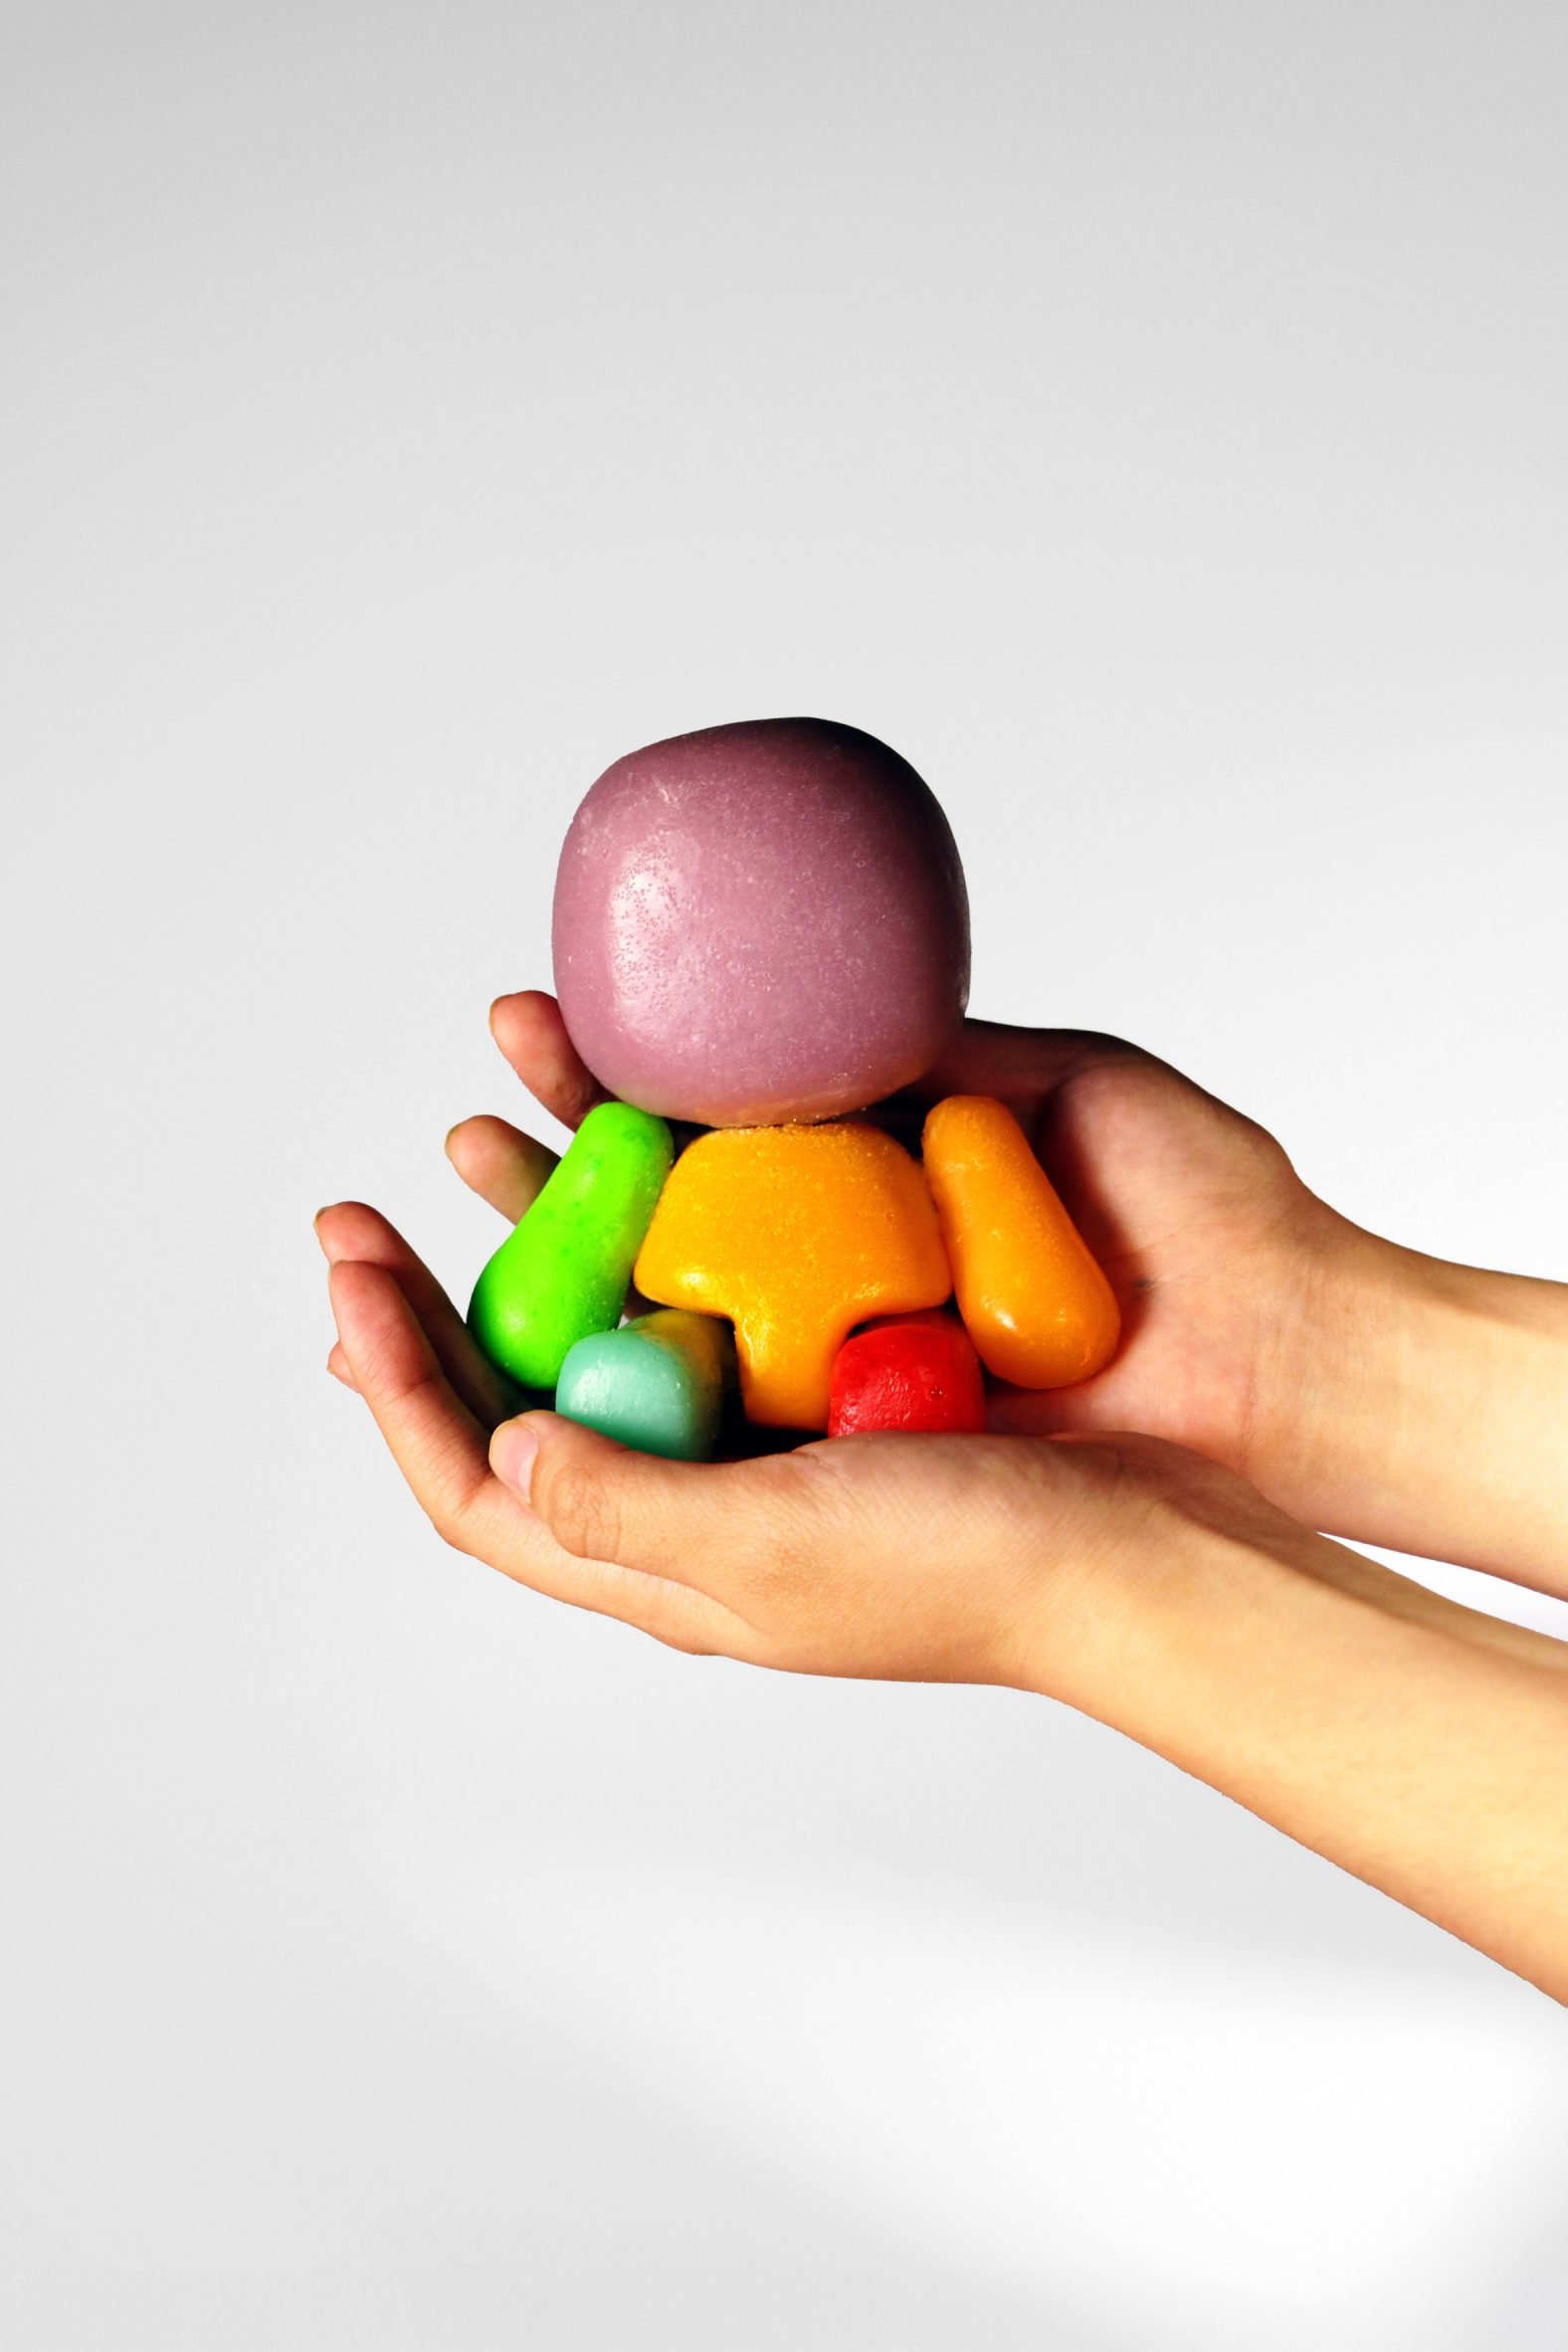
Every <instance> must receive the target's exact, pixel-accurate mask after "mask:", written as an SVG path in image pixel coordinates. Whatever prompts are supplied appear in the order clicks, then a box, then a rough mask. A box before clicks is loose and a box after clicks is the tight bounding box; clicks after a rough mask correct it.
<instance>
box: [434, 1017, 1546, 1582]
mask: <svg viewBox="0 0 1568 2352" xmlns="http://www.w3.org/2000/svg"><path fill="white" fill-rule="evenodd" d="M490 1021H491V1028H492V1030H493V1032H494V1036H495V1039H496V1042H497V1044H498V1045H499V1047H500V1049H501V1051H502V1053H503V1054H504V1055H505V1057H506V1059H507V1061H508V1062H509V1063H510V1065H511V1067H512V1069H513V1070H514V1071H515V1073H516V1075H517V1076H518V1078H521V1080H522V1082H523V1084H524V1085H525V1086H526V1087H527V1088H528V1090H529V1092H530V1093H531V1094H532V1095H533V1096H534V1098H535V1099H536V1100H537V1101H538V1102H539V1103H540V1104H542V1106H543V1107H544V1108H545V1109H546V1110H547V1111H549V1112H550V1113H551V1114H552V1116H554V1117H556V1118H558V1119H560V1120H561V1121H562V1122H563V1123H564V1124H565V1125H567V1126H575V1125H576V1124H577V1123H578V1121H579V1120H580V1119H581V1117H582V1116H583V1114H584V1112H585V1111H586V1110H588V1109H589V1108H590V1107H591V1105H592V1104H593V1103H594V1102H596V1101H598V1100H600V1099H602V1095H603V1089H602V1088H601V1087H600V1086H599V1085H598V1083H597V1081H596V1080H595V1079H594V1078H593V1077H592V1076H591V1074H590V1073H589V1072H588V1071H587V1070H586V1069H585V1068H584V1066H583V1064H582V1062H581V1060H580V1059H579V1057H578V1056H577V1054H576V1053H575V1052H574V1050H573V1048H572V1045H571V1042H570V1040H569V1039H568V1037H567V1035H566V1031H565V1027H564V1025H563V1023H562V1021H561V1017H560V1012H559V1009H558V1007H557V1006H556V1003H555V1000H554V998H553V997H551V996H548V995H546V994H545V993H544V992H543V991H541V990H524V991H522V992H520V993H518V994H515V995H511V996H503V997H501V998H500V999H499V1000H498V1001H497V1002H496V1004H495V1005H494V1007H493V1008H492V1010H491V1016H490ZM951 1093H983V1094H994V1095H997V1096H999V1097H1000V1098H1001V1099H1002V1100H1003V1101H1005V1102H1006V1103H1008V1105H1009V1106H1010V1107H1011V1108H1012V1109H1013V1110H1014V1111H1015V1112H1016V1114H1017V1115H1018V1117H1019V1119H1020V1120H1021V1121H1022V1123H1023V1125H1024V1127H1025V1128H1026V1130H1027V1132H1028V1133H1029V1135H1030V1138H1031V1140H1032V1141H1033V1143H1034V1145H1035V1148H1036V1150H1037V1152H1038V1153H1039V1155H1040V1157H1041V1160H1042V1162H1043V1163H1044V1165H1045V1166H1046V1168H1047V1170H1048V1171H1049V1173H1050V1175H1051V1177H1052V1179H1053V1181H1054V1182H1055V1184H1056V1185H1057V1188H1058V1190H1059V1191H1060V1192H1061V1194H1062V1196H1063V1198H1064V1200H1065V1201H1066V1203H1067V1205H1068V1208H1069V1210H1070V1211H1071V1213H1072V1214H1073V1216H1074V1218H1075V1220H1076V1221H1077V1223H1078V1228H1079V1230H1080V1231H1081V1233H1082V1235H1083V1237H1084V1240H1085V1241H1086V1242H1087V1243H1088V1246H1089V1248H1090V1249H1091V1250H1092V1251H1093V1252H1094V1255H1095V1256H1096V1257H1097V1258H1098V1259H1099V1261H1100V1263H1101V1265H1102V1266H1103V1267H1104V1269H1105V1271H1106V1274H1107V1275H1108V1276H1109V1278H1110V1281H1111V1283H1112V1285H1113V1287H1114V1288H1115V1290H1116V1293H1117V1296H1118V1299H1119V1301H1120V1304H1121V1310H1122V1317H1123V1333H1122V1342H1121V1346H1120V1348H1119V1350H1118V1352H1117V1354H1116V1356H1115V1358H1114V1360H1113V1361H1112V1362H1111V1363H1110V1365H1109V1366H1107V1368H1106V1369H1105V1371H1103V1372H1102V1373H1100V1374H1099V1375H1098V1376H1097V1377H1096V1378H1095V1379H1093V1380H1090V1381H1085V1382H1083V1383H1082V1384H1081V1385H1079V1386H1078V1387H1076V1388H1068V1389H1054V1390H1047V1391H1042V1392H1039V1393H1035V1394H1030V1393H1027V1392H1023V1391H1017V1390H1012V1391H1009V1390H998V1391H996V1392H994V1394H993V1397H992V1406H991V1412H992V1424H993V1427H994V1428H996V1429H997V1430H999V1431H1006V1432H1009V1433H1014V1434H1017V1433H1022V1432H1031V1433H1046V1432H1058V1431H1065V1430H1077V1431H1094V1430H1121V1429H1137V1430H1140V1431H1143V1432H1145V1433H1146V1434H1149V1435H1153V1436H1161V1437H1165V1438H1168V1439H1170V1440H1172V1441H1173V1442H1174V1443H1176V1444H1179V1445H1183V1446H1186V1447H1190V1448H1194V1449H1196V1450H1198V1451H1200V1452H1202V1453H1204V1454H1206V1455H1208V1456H1210V1457H1211V1458H1212V1459H1213V1460H1215V1461H1217V1462H1221V1463H1224V1464H1226V1465H1227V1466H1228V1467H1230V1468H1231V1469H1234V1470H1238V1471H1240V1472H1241V1473H1242V1474H1243V1475H1245V1476H1246V1477H1248V1478H1249V1479H1250V1480H1252V1481H1253V1482H1255V1483H1256V1484H1257V1485H1258V1486H1259V1487H1260V1488H1261V1489H1262V1490H1263V1491H1264V1492H1265V1493H1266V1494H1267V1495H1269V1496H1270V1497H1271V1498H1272V1499H1273V1500H1274V1502H1276V1503H1278V1504H1279V1505H1280V1506H1281V1507H1282V1508H1283V1509H1285V1510H1286V1511H1288V1512H1289V1513H1290V1514H1291V1516H1293V1517H1296V1518H1299V1519H1303V1520H1306V1521H1307V1522H1309V1523H1310V1524H1312V1525H1314V1526H1319V1527H1325V1528H1329V1529H1332V1530H1333V1531H1335V1532H1336V1533H1340V1534H1347V1535H1354V1536H1357V1537H1360V1538H1361V1539H1363V1540H1366V1541H1371V1542H1375V1543H1386V1544H1390V1545H1394V1546H1396V1547H1398V1548H1401V1549H1404V1550H1409V1551H1420V1552H1429V1553H1432V1554H1436V1555H1438V1556H1441V1557H1443V1558H1446V1559H1455V1560H1460V1561H1464V1562H1467V1563H1469V1564H1470V1565H1472V1566H1478V1567H1486V1568H1492V1569H1494V1570H1497V1571H1498V1572H1500V1573H1503V1574H1508V1575H1513V1576H1516V1577H1518V1578H1520V1579H1522V1580H1524V1581H1527V1582H1538V1583H1541V1584H1544V1585H1545V1586H1546V1587H1547V1588H1548V1589H1559V1590H1560V1589H1565V1586H1568V1460H1565V1458H1564V1447H1565V1445H1568V1439H1565V1437H1564V1435H1563V1433H1564V1432H1565V1431H1568V1292H1564V1291H1563V1290H1562V1289H1561V1288H1560V1287H1559V1286H1558V1285H1556V1284H1552V1283H1542V1282H1531V1281H1527V1280H1522V1279H1520V1278H1518V1277H1514V1276H1509V1275H1501V1274H1479V1273H1476V1272H1475V1271H1474V1270H1472V1269H1469V1268H1461V1267H1449V1266H1444V1265H1442V1264H1440V1263H1439V1262H1437V1261H1435V1260H1432V1259H1427V1258H1423V1257H1421V1256H1419V1255H1418V1254H1417V1253H1415V1252H1413V1251H1407V1250H1402V1249H1399V1248H1397V1247H1396V1246H1395V1245H1394V1244H1392V1243H1389V1242H1384V1241H1381V1240H1378V1239H1377V1238H1376V1237H1375V1236H1373V1235H1371V1234H1368V1233H1364V1232H1362V1231H1361V1230H1360V1229H1359V1228H1358V1227H1356V1226H1354V1225H1352V1224H1351V1223H1350V1222H1349V1220H1348V1219H1346V1218H1344V1217H1342V1216H1340V1215H1338V1214H1337V1212H1336V1211H1334V1210H1333V1209H1331V1208H1329V1207H1328V1206H1327V1205H1326V1204H1325V1203H1324V1202H1322V1201H1320V1200H1319V1199H1318V1198H1317V1197H1316V1195H1315V1194H1313V1193H1312V1192H1311V1191H1309V1190H1308V1188H1307V1187H1306V1186H1305V1185H1304V1184H1303V1183H1302V1182H1301V1180H1300V1178H1299V1177H1298V1176H1297V1175H1296V1173H1295V1170H1294V1169H1293V1168H1292V1166H1291V1164H1290V1162H1289V1160H1288V1158H1287V1157H1286V1155H1285V1153H1284V1151H1283V1150H1282V1149H1281V1148H1280V1146H1279V1145H1278V1144H1277V1143H1276V1142H1275V1141H1274V1138H1273V1137H1272V1136H1271V1135H1269V1134H1267V1133H1266V1132H1265V1131H1264V1130H1263V1128H1261V1127H1259V1126H1258V1125H1256V1124H1255V1123H1254V1122H1253V1121H1252V1120H1251V1119H1248V1118H1246V1117H1244V1116H1243V1115H1242V1114H1241V1113H1240V1112H1238V1111H1235V1110H1232V1109H1231V1108H1229V1107H1228V1105H1226V1104H1225V1103H1223V1102H1220V1101H1218V1100H1217V1099H1216V1098H1215V1097H1214V1096H1213V1095H1211V1094H1208V1093H1205V1092H1204V1090H1203V1089H1202V1088H1201V1087H1200V1086H1198V1085H1196V1084H1194V1083H1193V1081H1192V1080H1191V1079H1190V1078H1183V1077H1182V1076H1181V1075H1180V1073H1178V1072H1177V1071H1174V1070H1172V1069H1171V1068H1170V1067H1169V1066H1168V1065H1167V1064H1165V1063H1163V1062H1160V1061H1157V1060H1156V1059H1155V1058H1154V1057H1153V1056H1151V1055H1149V1054H1146V1053H1144V1052H1142V1051H1141V1050H1140V1049H1138V1048H1137V1047H1135V1046H1131V1045H1128V1044H1126V1043H1124V1042H1123V1041H1121V1040H1120V1039H1116V1038H1109V1037H1102V1036H1098V1035H1094V1034H1090V1033H1084V1032H1078V1031H1062V1030H1056V1031H1041V1030H1029V1029H1015V1028H1009V1027H1005V1026H1003V1025H1001V1024H998V1023H994V1022H983V1021H969V1022H966V1023H965V1024H964V1026H963V1029H962V1031H961V1032H960V1034H959V1037H958V1040H957V1042H956V1043H955V1046H954V1048H953V1050H952V1052H951V1053H950V1054H949V1055H948V1056H947V1057H945V1058H944V1060H943V1062H942V1063H941V1065H940V1066H939V1067H938V1068H937V1069H935V1070H933V1071H932V1072H931V1073H930V1074H929V1075H928V1077H927V1078H926V1079H925V1080H924V1081H923V1082H922V1084H921V1086H920V1087H919V1088H917V1089H914V1090H912V1091H911V1093H910V1094H908V1095H906V1096H903V1097H899V1098H896V1099H895V1100H894V1101H893V1102H891V1103H888V1104H883V1105H881V1106H879V1108H878V1110H877V1111H876V1113H874V1114H873V1115H877V1116H880V1117H882V1118H884V1119H886V1121H887V1122H888V1123H889V1124H890V1125H892V1126H893V1127H894V1128H895V1129H896V1130H897V1131H899V1132H901V1133H903V1134H904V1135H905V1137H906V1139H908V1140H910V1141H915V1140H917V1136H918V1121H919V1116H920V1113H921V1111H922V1110H923V1108H924V1107H925V1106H926V1105H927V1104H928V1103H929V1102H932V1101H935V1100H938V1099H940V1097H941V1096H942V1095H944V1094H951ZM447 1148H448V1153H449V1155H450V1157H451V1159H452V1161H453V1163H454V1165H455V1166H456V1167H457V1169H458V1172H459V1173H460V1175H462V1176H463V1177H464V1178H465V1180H466V1181H467V1182H468V1183H469V1184H471V1185H472V1186H473V1187H474V1189H475V1190H476V1191H478V1192H480V1193H481V1194H483V1195H484V1196H485V1197H486V1198H487V1199H488V1200H490V1201H491V1202H492V1203H493V1205H494V1206H495V1207H496V1208H497V1209H499V1210H500V1211H501V1212H502V1214H503V1215H506V1216H508V1217H513V1218H515V1217H516V1216H519V1215H520V1214H521V1212H522V1209H523V1208H524V1207H526V1205H527V1202H528V1201H529V1200H531V1199H532V1197H533V1195H534V1193H535V1192H536V1190H537V1188H538V1185H539V1183H541V1182H542V1181H543V1177H544V1175H545V1174H546V1173H547V1172H548V1168H549V1166H550V1165H551V1164H552V1163H551V1159H550V1155H549V1154H547V1153H546V1152H544V1150H543V1147H542V1146H541V1145H539V1144H537V1143H535V1142H533V1141H532V1140H531V1139H530V1138H529V1137H527V1136H525V1135H523V1134H522V1133H521V1132H520V1131H519V1130H518V1129H516V1128H515V1127H512V1126H510V1125H509V1124H508V1123H507V1122H506V1121H504V1120H501V1119H496V1118H476V1119H468V1120H465V1121H464V1122H463V1123H462V1124H461V1125H460V1126H458V1127H456V1128H455V1129H454V1130H453V1132H452V1134H451V1135H450V1136H449V1138H448V1144H447ZM1482 1462H1483V1463H1484V1464H1485V1466H1486V1471H1487V1474H1486V1476H1485V1478H1484V1479H1482V1478H1481V1477H1479V1476H1478V1475H1477V1466H1478V1465H1479V1464H1480V1463H1482ZM1554 1464H1555V1466H1556V1470H1557V1474H1556V1476H1555V1480H1554V1476H1553V1466H1554Z"/></svg>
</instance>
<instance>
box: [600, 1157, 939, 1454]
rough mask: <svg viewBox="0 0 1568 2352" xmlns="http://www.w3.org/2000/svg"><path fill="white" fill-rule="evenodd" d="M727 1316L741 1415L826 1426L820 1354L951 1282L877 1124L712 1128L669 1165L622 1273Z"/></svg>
mask: <svg viewBox="0 0 1568 2352" xmlns="http://www.w3.org/2000/svg"><path fill="white" fill-rule="evenodd" d="M633 1278H634V1280H635V1281H636V1283H637V1287H638V1288H639V1290H641V1291H642V1292H643V1294H644V1296H645V1297H648V1298H657V1299H659V1300H661V1301H662V1303H663V1304H665V1305H666V1306H687V1307H695V1308H696V1309H697V1310H698V1311H699V1312H700V1313H703V1314H720V1315H729V1316H730V1317H731V1318H732V1320H733V1322H734V1326H735V1346H736V1350H737V1353H738V1355H739V1358H740V1394H741V1401H742V1403H743V1404H744V1406H745V1409H746V1414H747V1417H748V1419H750V1420H752V1421H755V1422H762V1423H765V1424H767V1425H768V1426H769V1427H770V1428H774V1429H826V1428H827V1426H828V1382H829V1376H830V1374H831V1373H832V1370H833V1359H834V1357H835V1355H836V1354H837V1353H838V1350H839V1348H840V1346H841V1345H842V1344H843V1342H844V1340H845V1339H846V1338H847V1337H848V1336H849V1333H850V1331H851V1330H852V1329H853V1328H854V1326H855V1325H856V1324H857V1323H864V1322H865V1321H867V1320H868V1318H869V1317H870V1316H872V1315H890V1314H902V1313H905V1312H909V1311H912V1310H913V1309H914V1308H916V1307H924V1306H940V1305H941V1303H942V1301H943V1299H944V1298H946V1297H947V1295H948V1293H949V1292H950V1290H951V1289H952V1277H951V1275H950V1274H949V1273H948V1270H947V1258H946V1254H945V1252H944V1251H943V1249H942V1240H941V1235H940V1233H939V1232H938V1230H937V1223H936V1213H935V1211H934V1210H933V1208H932V1206H931V1200H930V1195H929V1194H928V1193H927V1191H926V1189H925V1185H924V1182H923V1180H922V1178H921V1175H920V1171H919V1168H918V1167H917V1165H916V1164H915V1162H914V1161H913V1160H912V1159H911V1158H910V1157H909V1154H908V1153H907V1152H906V1151H904V1150H903V1149H901V1147H900V1146H899V1145H898V1144H896V1143H894V1142H893V1141H892V1139H891V1137H890V1136H887V1135H884V1134H883V1133H882V1129H881V1128H880V1127H869V1126H866V1125H863V1124H861V1123H859V1122H844V1123H836V1124H834V1125H831V1126H815V1127H808V1126H790V1127H722V1128H716V1129H715V1130H714V1131H713V1132H712V1133H711V1134H708V1135H699V1136H698V1137H697V1139H696V1141H695V1142H694V1143H692V1144H690V1145H688V1147H687V1148H686V1151H684V1152H683V1153H682V1155H681V1157H680V1158H679V1159H678V1160H677V1162H676V1164H675V1167H674V1169H673V1170H672V1171H671V1174H670V1178H669V1181H668V1182H667V1184H666V1185H665V1189H664V1191H663V1193H662V1194H661V1195H660V1198H659V1206H658V1208H657V1209H656V1210H655V1211H654V1221H653V1223H652V1225H651V1226H650V1227H649V1229H648V1234H647V1238H646V1239H645V1241H644V1243H643V1247H642V1250H641V1252H640V1253H639V1256H638V1260H637V1267H636V1272H635V1274H634V1276H633Z"/></svg>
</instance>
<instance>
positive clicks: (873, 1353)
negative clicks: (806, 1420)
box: [828, 1314, 985, 1438]
mask: <svg viewBox="0 0 1568 2352" xmlns="http://www.w3.org/2000/svg"><path fill="white" fill-rule="evenodd" d="M984 1428H985V1388H984V1385H983V1383H982V1381H981V1377H980V1359H979V1357H978V1356H977V1355H976V1354H975V1351H974V1347H973V1344H972V1342H971V1341H970V1338H969V1334H968V1332H967V1331H966V1330H965V1329H964V1327H963V1325H962V1323H959V1322H956V1321H955V1320H954V1318H953V1317H952V1316H951V1315H943V1314H914V1315H889V1316H887V1317H886V1318H885V1319H884V1320H882V1321H881V1322H877V1323H869V1324H868V1325H867V1327H866V1329H865V1330H864V1331H857V1332H855V1333H854V1335H853V1336H852V1337H851V1338H849V1339H847V1340H846V1341H845V1342H844V1345H843V1346H842V1347H841V1348H840V1350H839V1352H838V1354H837V1355H836V1356H835V1357H834V1359H833V1385H832V1389H831V1391H830V1394H829V1400H828V1435H829V1437H830V1438H853V1437H857V1436H863V1435H865V1433H866V1432H868V1431H870V1430H882V1429H889V1430H891V1429H896V1430H907V1431H923V1432H926V1433H928V1434H931V1433H937V1432H941V1431H954V1430H961V1431H964V1432H967V1433H971V1434H972V1433H974V1432H977V1431H980V1430H983V1429H984Z"/></svg>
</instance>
